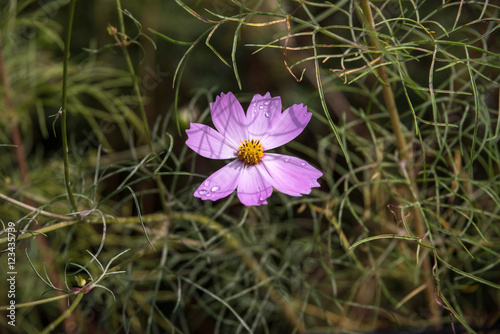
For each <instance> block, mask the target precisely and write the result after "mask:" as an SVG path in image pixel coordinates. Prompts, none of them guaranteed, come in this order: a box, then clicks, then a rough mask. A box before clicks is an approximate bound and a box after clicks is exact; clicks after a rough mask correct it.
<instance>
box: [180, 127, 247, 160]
mask: <svg viewBox="0 0 500 334" xmlns="http://www.w3.org/2000/svg"><path fill="white" fill-rule="evenodd" d="M186 133H187V135H188V139H187V140H186V145H187V146H188V147H189V148H190V149H192V150H193V151H195V152H196V153H198V154H199V155H201V156H204V157H205V158H210V159H230V158H234V157H236V156H237V153H238V147H234V146H233V145H232V144H231V143H230V142H229V141H228V140H227V139H226V138H225V137H224V136H223V135H221V134H220V133H219V132H217V130H215V129H213V128H211V127H209V126H206V125H204V124H199V123H191V127H190V128H189V129H188V130H186Z"/></svg>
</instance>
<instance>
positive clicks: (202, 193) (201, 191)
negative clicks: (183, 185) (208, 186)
mask: <svg viewBox="0 0 500 334" xmlns="http://www.w3.org/2000/svg"><path fill="white" fill-rule="evenodd" d="M206 193H207V191H206V190H204V189H203V190H200V191H198V194H200V195H205V194H206Z"/></svg>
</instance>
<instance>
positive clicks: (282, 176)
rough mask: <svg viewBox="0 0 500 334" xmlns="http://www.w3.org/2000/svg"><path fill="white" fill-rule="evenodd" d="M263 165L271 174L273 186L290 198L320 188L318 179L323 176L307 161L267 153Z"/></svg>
mask: <svg viewBox="0 0 500 334" xmlns="http://www.w3.org/2000/svg"><path fill="white" fill-rule="evenodd" d="M261 165H262V166H264V167H265V168H266V170H267V172H268V173H269V176H270V178H271V180H270V181H271V183H272V186H273V187H274V188H276V189H277V190H278V191H280V192H282V193H285V194H287V195H290V196H301V195H302V194H309V193H310V192H311V188H314V187H319V186H320V184H319V183H318V181H317V179H318V178H320V177H321V176H322V175H323V173H321V172H320V171H319V170H317V169H316V168H314V167H313V166H311V165H310V164H308V163H307V162H306V161H305V160H302V159H299V158H296V157H291V156H288V155H281V154H273V153H267V154H265V155H264V157H263V158H262V161H261Z"/></svg>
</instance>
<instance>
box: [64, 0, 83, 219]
mask: <svg viewBox="0 0 500 334" xmlns="http://www.w3.org/2000/svg"><path fill="white" fill-rule="evenodd" d="M75 4H76V0H71V3H70V5H69V18H68V27H67V28H66V29H67V30H66V31H67V35H66V45H65V51H64V65H63V84H62V102H61V110H60V111H61V136H62V144H63V156H64V183H65V185H66V193H67V194H68V198H69V201H70V203H71V206H72V208H73V211H74V212H78V207H77V205H76V200H75V196H74V195H73V189H72V188H71V180H70V175H69V148H68V133H67V128H66V122H67V109H66V107H67V105H66V103H67V94H68V64H69V54H70V53H69V48H70V45H71V31H72V29H73V18H74V16H75ZM77 216H78V218H80V215H79V214H78V213H77Z"/></svg>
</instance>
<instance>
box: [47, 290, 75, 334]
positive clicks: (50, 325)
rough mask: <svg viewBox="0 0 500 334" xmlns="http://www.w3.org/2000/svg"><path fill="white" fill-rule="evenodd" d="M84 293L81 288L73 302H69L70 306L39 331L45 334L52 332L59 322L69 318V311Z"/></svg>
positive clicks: (71, 311) (72, 309)
mask: <svg viewBox="0 0 500 334" xmlns="http://www.w3.org/2000/svg"><path fill="white" fill-rule="evenodd" d="M84 294H85V293H84V292H83V290H82V291H80V293H79V294H78V295H77V296H76V299H75V301H74V302H73V304H71V306H70V307H69V308H68V309H67V310H66V311H65V312H64V313H63V314H61V315H60V316H59V317H58V318H57V319H56V320H54V321H53V322H52V323H50V324H49V325H48V326H47V327H45V328H44V330H43V331H41V332H40V333H41V334H47V333H50V332H52V331H53V330H54V329H55V328H56V327H57V326H58V325H59V324H61V323H62V322H63V321H64V319H66V318H69V317H70V316H71V313H73V311H74V310H75V309H76V307H77V306H78V304H80V302H81V301H82V298H83V295H84Z"/></svg>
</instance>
